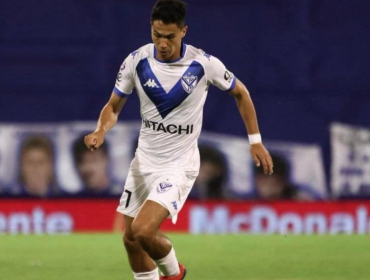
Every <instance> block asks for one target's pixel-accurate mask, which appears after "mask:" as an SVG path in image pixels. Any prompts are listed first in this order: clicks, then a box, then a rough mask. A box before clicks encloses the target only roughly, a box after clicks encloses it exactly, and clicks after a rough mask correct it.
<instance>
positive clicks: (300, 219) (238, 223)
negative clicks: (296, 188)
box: [0, 199, 370, 234]
mask: <svg viewBox="0 0 370 280" xmlns="http://www.w3.org/2000/svg"><path fill="white" fill-rule="evenodd" d="M116 207H117V200H116V199H95V200H94V199H54V200H37V199H2V200H0V233H9V234H68V233H72V232H112V231H115V230H118V229H120V228H121V227H122V218H121V215H120V214H117V213H116V212H115V209H116ZM369 213H370V202H369V201H344V202H272V203H260V202H216V201H214V202H195V201H188V202H187V203H186V205H185V206H184V207H183V209H182V211H181V212H180V214H179V219H178V222H177V224H176V225H173V224H171V221H170V220H168V221H166V222H165V224H164V225H163V230H164V231H168V232H187V233H192V234H229V233H232V234H341V233H343V234H369V233H370V214H369Z"/></svg>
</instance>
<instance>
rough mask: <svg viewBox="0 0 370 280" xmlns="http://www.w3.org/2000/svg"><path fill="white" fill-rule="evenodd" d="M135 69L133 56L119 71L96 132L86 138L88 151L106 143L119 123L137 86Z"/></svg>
mask: <svg viewBox="0 0 370 280" xmlns="http://www.w3.org/2000/svg"><path fill="white" fill-rule="evenodd" d="M134 69H135V66H134V55H132V54H131V55H129V56H128V57H127V58H126V59H125V61H124V62H123V64H122V65H121V67H120V69H119V72H118V74H117V79H116V84H115V86H114V89H113V92H112V94H111V97H110V98H109V100H108V102H107V104H105V106H104V107H103V109H102V111H101V113H100V116H99V119H98V124H97V126H96V129H95V131H94V132H93V133H91V134H89V135H86V136H85V145H86V146H87V148H88V149H90V150H92V151H93V150H96V149H97V148H99V146H100V145H101V144H102V143H103V142H104V136H105V134H106V133H107V132H108V131H109V130H110V129H111V128H112V127H113V126H115V124H116V123H117V121H118V115H119V113H120V112H121V110H122V108H123V105H125V103H126V100H127V98H128V97H129V95H130V94H131V93H132V89H133V88H134V86H135V83H134V78H133V73H134Z"/></svg>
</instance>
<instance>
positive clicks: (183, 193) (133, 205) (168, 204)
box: [117, 168, 198, 224]
mask: <svg viewBox="0 0 370 280" xmlns="http://www.w3.org/2000/svg"><path fill="white" fill-rule="evenodd" d="M197 175H198V172H189V171H179V170H170V171H163V170H161V171H155V172H142V171H138V170H132V169H131V168H130V170H129V173H128V175H127V179H126V184H125V190H124V192H123V193H122V196H121V199H120V204H119V206H118V208H117V211H118V212H120V213H122V214H124V215H126V216H129V217H132V218H135V217H136V215H137V214H138V212H139V210H140V208H141V206H142V205H143V204H144V202H145V201H146V200H152V201H155V202H157V203H158V204H160V205H162V206H163V207H164V208H166V209H167V210H168V212H169V213H170V214H169V218H171V219H172V222H173V223H174V224H175V223H176V221H177V214H178V213H179V212H180V210H181V208H182V206H183V205H184V203H185V201H186V198H187V197H188V195H189V193H190V191H191V188H192V187H193V184H194V181H195V179H196V177H197Z"/></svg>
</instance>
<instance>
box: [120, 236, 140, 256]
mask: <svg viewBox="0 0 370 280" xmlns="http://www.w3.org/2000/svg"><path fill="white" fill-rule="evenodd" d="M123 244H124V245H125V248H126V251H127V252H128V253H130V252H135V251H136V250H137V249H138V247H140V245H139V244H138V242H137V241H136V240H135V238H134V237H133V235H131V234H126V233H125V234H124V235H123Z"/></svg>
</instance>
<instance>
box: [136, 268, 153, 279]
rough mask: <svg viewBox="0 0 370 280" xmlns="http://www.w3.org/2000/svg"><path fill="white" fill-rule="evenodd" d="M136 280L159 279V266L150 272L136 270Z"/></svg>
mask: <svg viewBox="0 0 370 280" xmlns="http://www.w3.org/2000/svg"><path fill="white" fill-rule="evenodd" d="M134 278H135V280H159V274H158V267H157V268H156V269H154V270H152V271H148V272H137V273H136V272H134Z"/></svg>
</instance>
